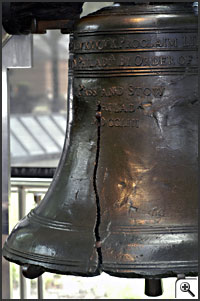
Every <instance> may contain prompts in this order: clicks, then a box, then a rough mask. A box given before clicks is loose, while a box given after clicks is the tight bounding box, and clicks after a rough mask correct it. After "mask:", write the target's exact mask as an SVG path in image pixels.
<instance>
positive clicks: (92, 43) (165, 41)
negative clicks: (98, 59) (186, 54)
mask: <svg viewBox="0 0 200 301" xmlns="http://www.w3.org/2000/svg"><path fill="white" fill-rule="evenodd" d="M197 45H198V43H197V35H195V34H188V35H182V34H179V35H177V34H171V35H169V34H167V35H166V34H157V35H153V34H151V35H143V36H142V37H138V36H137V35H134V34H129V35H127V36H123V37H108V38H105V37H102V38H99V39H97V38H96V39H94V40H92V39H90V40H88V39H84V40H83V39H79V40H74V41H73V42H72V43H71V44H70V50H71V51H75V52H76V51H79V52H80V51H83V52H84V51H85V52H86V51H91V52H92V51H104V50H131V49H132V50H134V49H165V48H166V49H172V50H173V49H177V48H187V47H197Z"/></svg>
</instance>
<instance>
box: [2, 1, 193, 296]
mask: <svg viewBox="0 0 200 301" xmlns="http://www.w3.org/2000/svg"><path fill="white" fill-rule="evenodd" d="M69 63H70V64H69V68H70V70H69V97H68V108H70V109H69V112H68V122H67V124H68V125H67V132H66V133H67V134H66V141H65V146H64V150H63V154H62V157H61V161H60V163H59V166H58V168H57V172H56V174H55V176H54V179H53V182H52V184H51V186H50V188H49V191H48V192H47V194H46V196H45V197H44V199H43V200H42V201H41V203H40V205H39V206H38V207H36V208H35V209H34V210H32V211H31V212H30V213H29V214H28V216H26V217H25V218H24V219H22V220H21V221H20V222H19V223H18V224H17V226H16V227H15V228H14V229H13V231H12V233H11V234H10V236H9V237H8V239H7V242H6V244H5V245H4V249H3V255H4V257H5V258H6V259H8V260H10V261H13V262H15V263H18V264H20V265H27V264H28V265H33V266H34V265H35V266H37V267H38V266H39V267H41V269H43V270H44V271H50V272H55V273H62V274H73V275H80V276H95V275H98V274H99V273H100V272H101V271H104V272H106V273H109V274H110V275H114V276H118V277H144V278H149V279H150V280H149V283H150V282H152V283H155V281H158V279H159V277H168V276H177V275H178V274H185V275H197V221H198V218H197V213H198V212H197V211H198V210H197V208H198V205H197V203H198V202H197V198H198V193H197V172H198V171H197V117H198V110H197V107H198V106H197V103H198V96H197V95H198V94H197V14H196V12H195V11H194V8H193V6H192V3H175V4H173V3H165V4H161V3H160V4H156V3H149V4H134V3H124V4H123V3H115V4H114V5H112V6H110V7H106V8H104V9H101V10H99V11H97V12H96V13H93V14H90V15H88V16H86V17H84V18H82V19H80V20H79V21H78V22H77V24H76V26H75V28H74V33H73V34H71V35H70V61H69ZM100 240H101V242H100ZM100 247H101V248H100ZM33 274H34V273H33ZM34 275H35V274H34ZM153 278H155V279H153ZM154 280H155V281H154ZM156 283H157V282H156ZM155 287H156V289H155V294H158V291H159V292H160V291H161V289H160V287H159V286H157V285H155ZM150 293H151V294H153V293H154V292H153V290H152V292H150Z"/></svg>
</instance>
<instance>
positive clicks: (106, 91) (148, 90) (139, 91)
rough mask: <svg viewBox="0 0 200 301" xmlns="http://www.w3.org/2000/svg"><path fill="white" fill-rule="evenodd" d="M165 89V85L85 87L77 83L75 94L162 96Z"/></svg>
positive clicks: (105, 96)
mask: <svg viewBox="0 0 200 301" xmlns="http://www.w3.org/2000/svg"><path fill="white" fill-rule="evenodd" d="M164 91H165V87H163V86H160V87H159V86H158V87H137V86H134V85H131V84H130V85H127V86H125V87H122V86H112V87H106V88H104V87H98V88H87V87H85V86H84V85H79V87H78V89H77V92H76V93H77V96H84V97H96V96H98V97H104V98H110V97H112V96H115V97H116V96H118V97H120V96H122V95H125V96H137V97H143V96H146V97H147V96H148V97H150V96H151V97H155V98H159V97H162V96H163V94H164Z"/></svg>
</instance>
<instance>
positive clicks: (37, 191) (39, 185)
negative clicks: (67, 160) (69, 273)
mask: <svg viewBox="0 0 200 301" xmlns="http://www.w3.org/2000/svg"><path fill="white" fill-rule="evenodd" d="M51 181H52V179H34V178H28V179H27V178H11V193H12V192H15V193H16V192H17V193H18V210H19V220H20V219H22V218H23V217H24V216H25V215H26V202H27V194H28V193H32V194H33V197H34V202H35V205H37V204H38V203H39V202H40V201H41V199H42V197H43V196H44V195H45V193H46V191H47V189H48V187H49V185H50V183H51ZM19 274H20V275H19V282H20V283H19V287H20V299H27V279H26V278H25V277H24V276H23V274H22V267H20V269H19ZM37 298H38V299H43V279H42V276H40V277H38V278H37Z"/></svg>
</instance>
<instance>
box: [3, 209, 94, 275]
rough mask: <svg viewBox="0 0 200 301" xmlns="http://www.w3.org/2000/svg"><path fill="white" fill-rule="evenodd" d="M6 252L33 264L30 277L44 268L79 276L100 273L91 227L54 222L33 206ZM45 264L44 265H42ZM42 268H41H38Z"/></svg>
mask: <svg viewBox="0 0 200 301" xmlns="http://www.w3.org/2000/svg"><path fill="white" fill-rule="evenodd" d="M3 256H4V257H5V258H6V259H7V260H9V261H12V262H14V263H17V264H19V265H22V266H23V267H24V266H25V267H26V266H27V265H28V266H33V268H32V270H34V266H35V269H36V270H35V273H33V272H32V271H29V270H30V268H29V270H27V269H26V271H25V270H24V273H23V274H24V275H25V276H26V277H27V278H35V277H38V276H39V275H40V274H41V273H43V271H47V272H52V273H58V274H68V275H75V276H86V277H90V276H96V275H99V268H98V256H97V251H96V248H95V244H94V233H93V232H92V231H91V229H89V230H88V229H84V228H79V227H78V226H77V227H76V226H71V225H70V224H67V223H59V222H54V221H53V220H52V221H51V220H48V219H45V218H43V217H40V216H38V215H36V214H35V213H34V210H32V211H31V212H30V213H29V214H28V215H27V216H26V217H24V218H23V219H22V220H21V221H20V222H19V223H18V224H17V225H16V226H15V228H14V229H13V231H12V232H11V234H10V235H9V237H8V239H7V241H6V243H5V244H4V248H3ZM40 268H41V269H40ZM37 270H38V272H37Z"/></svg>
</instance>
